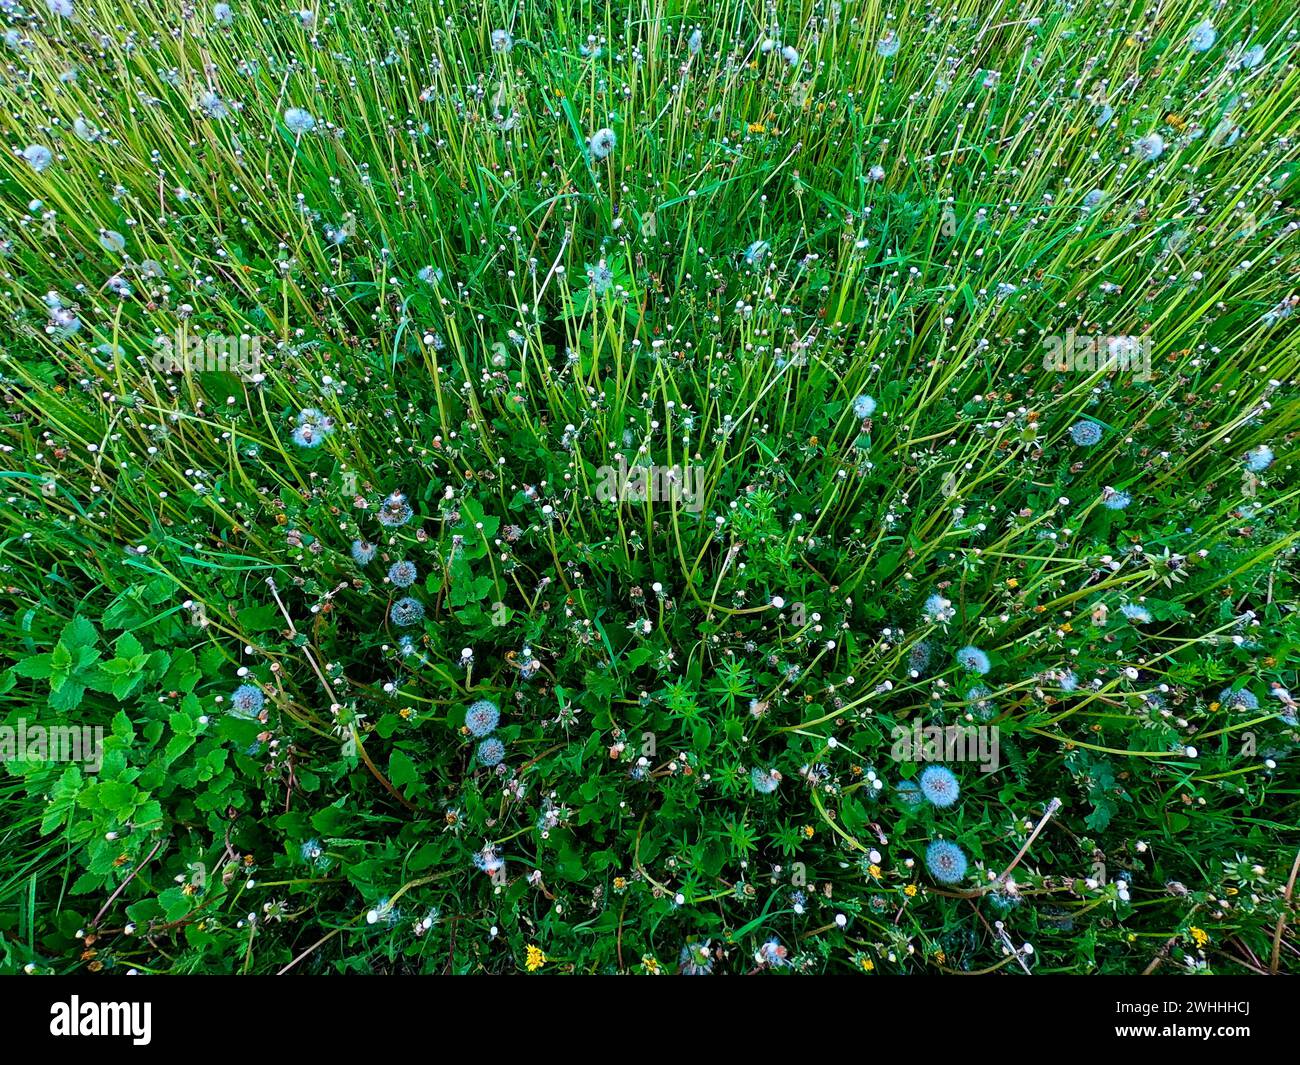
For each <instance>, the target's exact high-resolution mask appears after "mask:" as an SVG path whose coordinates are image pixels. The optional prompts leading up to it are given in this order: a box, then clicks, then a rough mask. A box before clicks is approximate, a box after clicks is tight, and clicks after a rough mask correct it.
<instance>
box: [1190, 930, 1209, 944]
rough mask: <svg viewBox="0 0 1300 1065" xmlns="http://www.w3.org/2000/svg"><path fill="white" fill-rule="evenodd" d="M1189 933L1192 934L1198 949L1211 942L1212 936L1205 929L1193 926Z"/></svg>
mask: <svg viewBox="0 0 1300 1065" xmlns="http://www.w3.org/2000/svg"><path fill="white" fill-rule="evenodd" d="M1187 931H1189V932H1191V933H1192V939H1193V940H1194V941H1195V942H1196V945H1197V946H1198V947H1203V946H1205V944H1206V943H1208V942H1209V941H1210V934H1209V933H1208V932H1207V931H1205V929H1204V928H1197V927H1196V925H1192V927H1191V928H1189V929H1188V930H1187Z"/></svg>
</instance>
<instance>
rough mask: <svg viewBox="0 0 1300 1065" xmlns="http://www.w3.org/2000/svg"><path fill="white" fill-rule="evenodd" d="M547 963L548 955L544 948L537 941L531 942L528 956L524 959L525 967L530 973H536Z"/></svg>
mask: <svg viewBox="0 0 1300 1065" xmlns="http://www.w3.org/2000/svg"><path fill="white" fill-rule="evenodd" d="M545 964H546V955H545V954H543V953H542V948H541V947H539V946H537V945H536V944H535V943H529V944H528V957H527V958H526V959H525V960H524V968H525V969H527V970H528V971H529V972H530V973H535V972H537V970H538V969H540V968H541V967H542V966H543V965H545Z"/></svg>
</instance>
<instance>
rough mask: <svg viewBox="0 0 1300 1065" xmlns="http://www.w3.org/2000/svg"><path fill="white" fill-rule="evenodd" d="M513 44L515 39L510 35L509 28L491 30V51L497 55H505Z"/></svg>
mask: <svg viewBox="0 0 1300 1065" xmlns="http://www.w3.org/2000/svg"><path fill="white" fill-rule="evenodd" d="M514 46H515V39H514V38H513V37H511V36H510V31H509V30H493V31H492V51H494V52H496V53H497V54H498V55H505V53H506V52H508V51H510V49H511V48H513V47H514Z"/></svg>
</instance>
